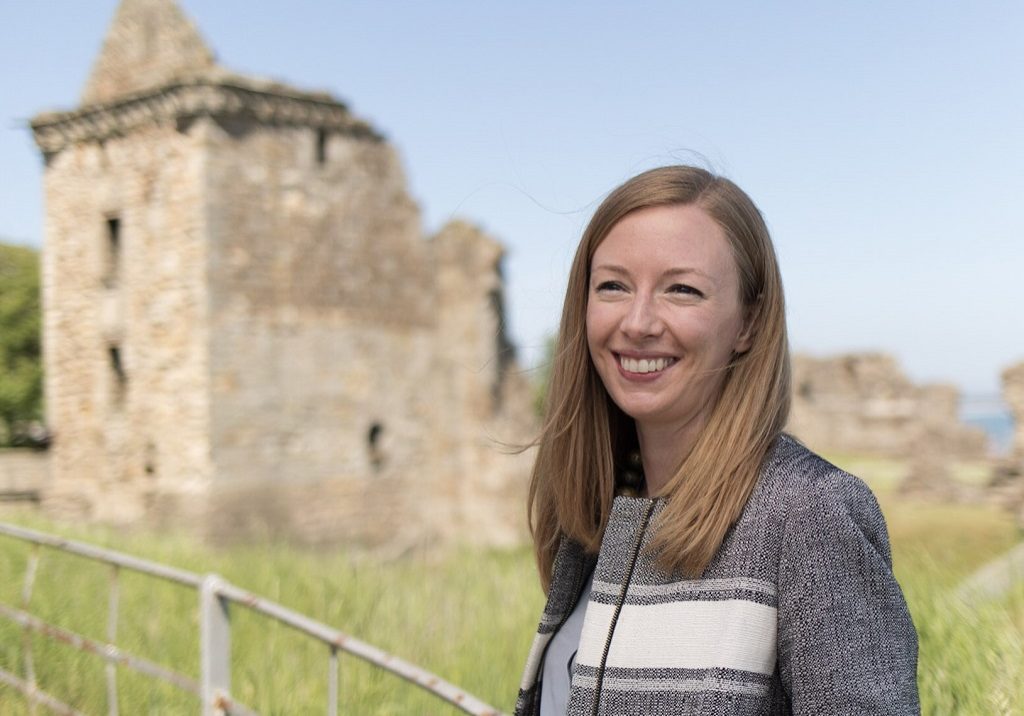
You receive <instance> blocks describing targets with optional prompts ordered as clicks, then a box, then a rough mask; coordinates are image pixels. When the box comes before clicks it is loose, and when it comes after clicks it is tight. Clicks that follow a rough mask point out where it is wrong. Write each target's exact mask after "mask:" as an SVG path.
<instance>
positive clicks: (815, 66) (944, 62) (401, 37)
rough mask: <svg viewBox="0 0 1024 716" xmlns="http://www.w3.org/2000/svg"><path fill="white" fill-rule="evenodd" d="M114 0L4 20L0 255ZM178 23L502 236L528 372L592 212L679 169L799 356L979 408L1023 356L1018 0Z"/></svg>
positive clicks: (476, 9) (444, 209) (197, 13)
mask: <svg viewBox="0 0 1024 716" xmlns="http://www.w3.org/2000/svg"><path fill="white" fill-rule="evenodd" d="M116 4H117V3H116V0H90V2H82V0H43V1H41V2H33V3H23V2H14V1H13V0H4V2H3V3H2V4H0V28H3V29H2V32H3V38H4V41H3V43H0V64H2V66H3V67H4V68H5V71H4V74H3V78H2V80H0V83H2V84H0V121H2V124H0V162H2V167H3V181H2V184H0V236H5V237H8V238H10V239H14V240H16V241H20V242H23V243H29V244H35V245H38V244H40V243H41V240H42V212H43V209H42V196H41V194H42V192H41V175H42V172H41V170H42V165H41V161H40V159H39V157H38V155H37V153H36V150H35V149H34V146H33V144H32V141H31V137H30V135H29V133H28V131H27V130H26V128H25V123H26V121H27V120H28V119H29V118H30V117H31V116H33V115H34V114H35V113H37V112H38V111H41V110H43V109H50V108H69V107H73V106H75V104H76V103H77V98H78V96H79V93H80V91H81V89H82V86H83V85H84V83H85V79H86V77H87V75H88V72H89V69H90V66H91V63H92V61H93V59H94V57H95V56H96V54H97V52H98V50H99V46H100V43H101V41H102V38H103V35H104V32H105V30H106V26H107V24H108V23H109V21H110V19H111V17H112V16H113V13H114V9H115V7H116ZM180 4H181V5H182V7H183V8H184V9H185V11H186V12H187V13H188V14H189V15H190V16H191V17H192V18H193V20H194V21H195V22H196V23H197V24H198V26H199V27H200V29H201V31H202V32H203V35H204V37H205V38H206V40H207V41H208V43H209V44H210V45H211V46H212V47H213V49H214V50H215V51H216V53H217V56H218V58H219V60H220V61H221V63H222V64H224V65H225V66H227V67H229V68H231V69H234V70H237V71H241V72H245V73H249V74H256V75H262V76H269V77H275V78H279V79H284V80H287V81H289V82H291V83H292V84H295V85H297V86H300V87H303V88H308V89H327V90H329V91H331V92H332V93H334V94H335V95H336V96H338V97H340V98H342V99H343V100H345V101H347V102H348V103H349V104H350V106H351V107H352V108H353V109H354V111H355V112H356V113H357V114H359V115H361V116H363V117H364V118H367V119H369V120H370V121H371V122H373V123H374V124H375V125H376V126H377V127H378V128H379V129H380V130H382V131H383V132H384V133H385V134H387V135H388V136H389V137H391V139H392V140H393V141H394V143H395V144H396V145H397V146H398V148H399V150H400V152H401V154H402V157H403V160H404V163H405V166H406V169H407V172H408V175H409V178H410V183H411V190H412V193H413V195H414V197H415V198H416V199H417V200H418V201H419V202H420V205H421V206H422V208H423V212H424V222H425V225H426V227H427V228H428V229H429V230H433V229H436V228H438V227H439V226H440V225H441V224H442V223H444V221H445V220H447V219H448V218H449V217H451V216H455V215H457V216H462V217H465V218H469V219H471V220H473V221H475V222H477V223H479V224H481V225H482V226H483V227H484V228H486V229H487V230H488V231H490V232H492V233H493V234H495V235H496V236H498V237H499V238H500V239H502V240H503V241H504V242H505V244H506V245H507V246H508V251H509V255H508V260H507V265H506V269H507V277H508V289H509V296H508V302H509V306H510V320H511V330H512V334H513V337H514V338H515V339H516V342H517V343H518V344H519V345H520V347H521V348H522V349H523V352H524V355H525V358H526V361H527V362H530V361H532V360H533V359H535V358H536V356H537V355H538V350H539V346H540V345H541V343H542V340H543V336H544V335H545V334H546V333H548V332H550V331H553V330H554V329H555V327H556V323H557V320H558V313H559V307H560V304H561V299H562V291H563V289H564V276H565V274H566V271H567V267H568V263H569V260H570V258H571V255H572V252H573V250H574V248H575V245H576V241H577V240H578V237H579V233H580V231H581V229H582V227H583V226H584V224H585V223H586V220H587V219H588V218H589V215H590V213H591V212H592V211H593V209H594V207H595V206H596V205H597V203H598V202H599V201H600V199H601V197H602V196H603V194H604V193H606V192H607V191H608V190H609V189H610V188H611V187H612V186H614V185H615V184H617V183H619V182H620V181H622V180H624V179H626V178H627V177H629V176H631V175H632V174H634V173H636V172H637V171H640V170H642V169H646V168H648V167H651V166H655V165H659V164H665V163H671V162H679V161H682V162H697V163H700V164H703V165H705V166H709V167H711V168H713V169H715V170H717V171H720V172H722V173H724V174H726V175H727V176H729V177H731V178H732V179H734V180H735V181H736V182H737V183H739V184H740V186H742V187H744V188H745V189H746V190H747V191H748V192H749V193H750V194H751V195H752V196H753V197H754V200H755V201H756V202H757V203H758V205H759V206H760V207H761V209H762V211H763V212H764V214H765V216H766V218H767V220H768V223H769V226H770V227H771V229H772V232H773V235H774V238H775V242H776V246H777V248H778V251H779V254H780V258H781V261H782V267H783V275H784V279H785V282H786V289H787V298H788V301H789V320H790V332H791V337H792V343H793V346H794V348H795V349H797V350H801V351H808V352H812V353H815V354H821V355H824V354H829V353H833V352H837V351H846V350H883V351H888V352H891V353H894V354H895V355H896V356H897V357H898V358H899V360H900V361H901V362H902V364H903V366H904V367H905V369H906V370H907V371H908V373H909V374H910V375H911V376H912V377H913V378H914V379H915V380H920V381H944V382H953V383H956V384H958V385H959V386H960V387H961V388H963V389H965V390H967V391H969V392H971V393H979V392H983V393H991V392H995V391H996V390H997V386H998V374H999V371H1000V369H1001V368H1002V367H1005V366H1006V365H1008V364H1009V363H1011V362H1013V361H1016V360H1021V359H1024V318H1022V315H1021V314H1022V312H1024V277H1022V274H1024V201H1022V200H1021V194H1022V193H1024V81H1022V80H1021V76H1022V72H1024V41H1022V38H1024V3H1019V2H1009V1H1008V2H971V3H963V2H944V1H942V0H930V1H928V2H899V3H882V2H856V3H849V2H844V3H840V2H825V1H824V0H823V1H822V2H815V3H810V2H754V1H751V2H731V1H722V2H714V3H712V2H703V3H697V2H657V3H654V2H628V3H627V2H622V1H621V0H620V1H619V2H614V3H611V2H586V3H584V2H552V1H551V0H547V1H546V2H539V1H537V2H535V1H534V0H516V1H515V2H503V3H496V2H469V1H468V0H463V1H456V0H434V1H431V2H412V1H409V2H389V1H388V0H372V1H370V0H367V1H364V2H326V1H321V2H315V1H313V0H290V1H289V2H284V1H283V0H281V1H278V0H262V1H261V2H255V3H254V2H251V0H250V1H245V2H243V1H242V0H216V1H212V0H211V1H207V2H200V0H180Z"/></svg>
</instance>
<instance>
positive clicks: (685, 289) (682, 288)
mask: <svg viewBox="0 0 1024 716" xmlns="http://www.w3.org/2000/svg"><path fill="white" fill-rule="evenodd" d="M668 292H669V293H681V294H683V295H686V296H697V297H698V298H703V296H704V294H703V293H702V292H701V291H700V290H699V289H696V288H694V287H693V286H690V285H687V284H685V283H676V284H672V285H671V286H669V288H668Z"/></svg>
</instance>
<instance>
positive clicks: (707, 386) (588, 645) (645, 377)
mask: <svg viewBox="0 0 1024 716" xmlns="http://www.w3.org/2000/svg"><path fill="white" fill-rule="evenodd" d="M789 390H790V375H789V352H788V346H787V340H786V325H785V311H784V305H783V295H782V283H781V279H780V276H779V269H778V266H777V264H776V259H775V254H774V250H773V248H772V244H771V239H770V238H769V235H768V230H767V228H766V227H765V224H764V221H763V219H762V218H761V215H760V213H759V212H758V210H757V207H755V206H754V204H753V202H752V201H751V200H750V198H749V197H747V195H746V194H744V193H743V192H742V191H741V190H740V189H739V188H738V187H737V186H736V185H735V184H733V183H732V182H730V181H728V180H726V179H723V178H720V177H716V176H714V175H712V174H710V173H708V172H706V171H704V170H702V169H697V168H693V167H684V166H676V167H664V168H661V169H655V170H652V171H649V172H645V173H643V174H641V175H639V176H637V177H634V178H633V179H631V180H629V181H627V182H626V183H625V184H623V185H622V186H620V187H618V188H617V189H615V190H614V191H613V192H612V193H611V194H610V195H609V196H608V197H607V199H605V201H604V202H603V203H602V204H601V206H600V207H598V209H597V211H596V212H595V214H594V217H593V219H592V220H591V222H590V224H589V226H588V227H587V229H586V231H585V232H584V234H583V238H582V241H581V242H580V246H579V249H578V251H577V253H576V257H575V260H574V261H573V265H572V269H571V273H570V275H569V285H568V289H567V291H566V299H565V306H564V308H563V312H562V322H561V327H560V330H559V342H558V347H557V350H556V354H555V359H554V364H553V366H552V375H551V387H550V393H549V396H548V407H547V416H546V419H545V424H544V429H543V432H542V434H541V437H540V439H539V450H538V455H537V460H536V464H535V466H534V471H533V476H532V480H531V485H530V497H529V504H530V515H531V523H530V526H531V530H532V533H533V539H534V545H535V550H536V556H537V562H538V565H539V570H540V577H541V582H542V585H543V586H544V588H545V590H546V591H547V597H548V601H547V606H546V608H545V610H544V615H543V618H542V621H541V624H540V628H539V630H538V634H537V637H536V639H535V640H534V644H533V648H532V650H531V653H530V657H529V659H528V662H527V666H526V671H525V674H524V676H523V682H522V686H521V690H520V694H519V700H518V702H517V705H516V713H517V714H538V713H539V714H543V716H549V715H550V714H562V713H568V714H609V715H612V714H614V715H615V716H622V715H624V714H645V715H657V714H788V713H794V714H854V713H856V714H882V713H884V714H904V713H918V712H919V706H918V696H917V687H916V681H915V675H916V664H917V636H916V634H915V631H914V627H913V624H912V622H911V620H910V616H909V614H908V612H907V608H906V604H905V602H904V600H903V595H902V593H901V592H900V589H899V586H898V585H897V584H896V581H895V580H894V578H893V575H892V570H891V557H890V552H889V543H888V537H887V534H886V528H885V523H884V521H883V519H882V515H881V513H880V512H879V509H878V505H877V503H876V502H875V499H874V497H873V495H872V494H871V492H870V491H869V490H868V488H867V487H866V486H865V485H864V484H863V483H862V482H861V481H860V480H858V479H857V478H855V477H853V476H851V475H848V474H847V473H845V472H843V471H841V470H839V469H838V468H836V467H834V466H832V465H830V464H829V463H827V462H826V461H824V460H823V459H821V458H820V457H818V456H817V455H815V454H813V453H812V452H810V451H809V450H807V449H806V448H804V447H803V446H802V445H800V444H799V443H797V442H796V441H795V440H794V439H792V438H791V437H789V436H786V435H784V434H783V433H782V429H783V427H784V425H785V423H786V418H787V416H788V412H789Z"/></svg>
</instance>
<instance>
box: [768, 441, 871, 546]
mask: <svg viewBox="0 0 1024 716" xmlns="http://www.w3.org/2000/svg"><path fill="white" fill-rule="evenodd" d="M761 483H762V484H761V485H760V486H759V487H760V488H761V490H760V492H761V495H760V500H761V501H762V503H765V504H770V505H773V506H774V507H775V509H774V510H772V511H773V512H775V514H776V515H777V516H778V517H779V518H781V521H782V522H783V523H785V524H786V525H787V526H788V527H789V528H790V530H793V529H800V530H807V529H811V530H818V529H823V530H829V529H836V528H837V526H838V525H839V524H841V523H845V524H849V523H852V524H853V525H856V526H857V528H858V529H857V531H859V532H862V533H863V534H864V535H865V536H866V537H868V539H869V540H870V541H871V542H873V543H876V546H877V547H879V548H882V549H884V551H885V552H888V538H887V535H886V528H885V519H884V518H883V516H882V512H881V509H880V507H879V505H878V500H877V499H876V498H875V495H874V493H873V492H872V491H871V488H870V487H868V485H867V484H865V482H864V481H863V480H861V479H860V478H859V477H857V476H856V475H853V474H851V473H849V472H847V471H846V470H843V469H841V468H839V467H837V466H835V465H833V464H832V463H831V462H829V461H828V460H826V459H825V458H823V457H822V456H821V455H818V454H817V453H815V452H814V451H813V450H810V449H809V448H807V447H806V446H805V445H803V444H802V443H800V441H799V440H797V439H796V438H794V437H792V436H791V435H788V434H783V435H782V436H780V437H779V439H778V440H777V441H776V443H775V445H774V446H773V447H772V450H771V451H770V452H769V454H768V456H767V458H766V459H765V462H764V465H763V467H762V474H761Z"/></svg>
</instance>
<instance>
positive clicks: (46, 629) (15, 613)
mask: <svg viewBox="0 0 1024 716" xmlns="http://www.w3.org/2000/svg"><path fill="white" fill-rule="evenodd" d="M0 535H5V536H7V537H10V538H13V539H16V540H21V541H23V542H27V543H29V544H30V545H31V551H30V553H29V557H28V561H27V564H26V568H25V580H24V583H23V585H22V591H21V605H20V608H19V607H13V606H10V605H7V604H2V603H0V617H3V618H6V619H9V620H10V621H12V622H14V623H16V624H18V625H20V626H21V628H22V630H23V631H24V634H25V639H24V644H23V650H22V654H23V657H24V677H21V676H18V675H16V674H13V673H11V672H9V671H6V670H5V669H2V668H0V683H3V684H6V685H7V686H9V687H11V688H14V689H17V690H18V691H20V692H21V693H22V694H23V695H24V696H25V698H26V699H28V701H29V702H30V703H31V704H41V705H43V706H45V707H47V708H49V709H50V710H51V711H53V712H55V713H59V714H75V715H78V714H80V712H79V711H77V710H75V709H74V708H73V707H71V706H69V705H67V704H65V703H63V702H61V701H60V700H59V699H57V698H55V697H54V696H52V695H50V694H47V693H46V692H45V691H43V690H42V689H41V688H40V687H39V684H38V683H37V681H36V676H35V665H34V662H33V657H32V645H31V640H30V638H29V637H30V635H31V634H32V633H35V634H39V635H42V636H44V637H47V638H50V639H55V640H58V641H60V642H63V643H64V644H67V645H69V646H71V647H72V648H75V649H78V650H80V651H83V652H88V653H91V654H94V655H96V656H97V657H98V658H100V659H103V660H104V661H105V662H106V687H107V712H108V714H109V715H110V716H118V699H117V669H118V667H124V668H128V669H132V670H134V671H136V672H139V673H141V674H145V675H147V676H149V677H152V678H155V679H160V680H162V681H165V682H167V683H169V684H172V685H173V686H176V687H178V688H179V689H182V690H184V691H186V692H189V693H192V694H194V695H196V696H197V697H198V698H199V701H200V703H201V705H202V711H201V713H202V714H204V715H212V714H218V715H222V716H235V715H239V716H248V715H250V714H255V712H254V711H253V710H252V709H250V708H248V707H246V706H245V705H244V704H241V703H238V702H237V701H235V700H234V699H233V698H232V695H231V658H230V657H231V619H230V614H231V607H232V605H238V606H241V607H244V608H246V609H250V610H252V611H253V612H256V613H258V614H262V615H263V616H265V617H268V618H270V619H275V620H277V621H278V622H280V623H282V624H284V625H286V626H289V627H291V628H292V629H295V630H296V631H298V632H300V633H302V634H305V635H306V636H307V637H309V638H311V639H314V640H316V641H319V642H320V643H321V644H323V646H324V649H325V652H326V653H325V656H326V660H327V664H326V668H327V674H328V681H327V713H328V714H329V715H330V716H335V715H336V714H337V713H338V673H339V660H338V657H339V654H340V653H345V654H349V655H351V656H354V657H356V658H358V659H362V660H363V661H366V662H368V663H370V664H372V665H373V666H374V667H377V668H380V669H383V670H384V671H387V672H390V673H391V674H394V675H395V676H397V677H400V678H401V679H404V680H406V681H407V682H409V683H411V684H413V685H415V686H416V687H418V688H420V689H423V690H425V691H427V692H429V693H430V694H432V695H433V696H435V697H437V698H438V699H440V700H441V701H445V702H447V703H449V704H451V705H453V706H455V707H457V708H459V709H461V710H462V711H464V712H465V713H469V714H477V715H478V716H484V715H493V716H498V714H499V712H498V710H497V709H495V708H493V707H491V706H488V705H487V704H485V703H483V702H482V701H480V700H479V699H477V698H475V697H474V696H472V695H470V694H468V693H466V692H465V691H463V690H461V689H459V688H458V687H456V686H454V685H452V684H450V683H448V682H447V681H445V680H444V679H442V678H440V677H439V676H436V675H434V674H432V673H430V672H429V671H426V670H425V669H421V668H420V667H418V666H416V665H414V664H410V663H409V662H407V661H404V660H402V659H400V658H398V657H396V656H393V655H391V654H388V653H386V652H384V651H382V650H380V649H378V648H376V647H374V646H371V645H370V644H367V643H365V642H363V641H360V640H358V639H355V638H353V637H351V636H349V635H347V634H345V633H343V632H340V631H338V630H337V629H333V628H331V627H329V626H327V625H326V624H322V623H320V622H318V621H316V620H314V619H310V618H309V617H307V616H305V615H303V614H299V613H298V612H295V611H292V610H291V609H288V608H286V607H283V606H281V605H280V604H276V603H274V602H272V601H269V600H267V599H264V598H262V597H260V596H258V595H256V594H252V593H250V592H247V591H245V590H244V589H240V588H238V587H236V586H235V585H233V584H231V583H229V582H227V581H225V580H224V579H222V578H220V577H219V576H217V575H215V574H206V575H201V574H196V573H194V572H188V571H186V570H182V569H177V568H175V567H170V566H168V565H165V564H160V563H157V562H150V561H148V560H144V559H139V558H138V557H133V556H131V555H127V554H123V553H121V552H115V551H112V550H108V549H103V548H101V547H96V546H95V545H90V544H86V543H83V542H75V541H72V540H67V539H63V538H60V537H55V536H53V535H48V534H44V533H42V532H36V531H34V530H30V529H26V528H24V527H19V526H16V525H11V524H6V523H2V522H0ZM42 548H49V549H54V550H59V551H62V552H66V553H68V554H73V555H77V556H79V557H82V558H84V559H88V560H93V561H95V562H100V563H102V564H105V565H107V566H108V568H109V570H110V591H109V603H108V609H107V635H106V642H100V641H96V640H93V639H89V638H87V637H84V636H82V635H81V634H77V633H75V632H72V631H69V630H67V629H63V628H61V627H58V626H56V625H53V624H50V623H48V622H46V621H44V620H42V619H40V618H38V617H37V616H34V615H33V614H31V613H30V612H29V611H28V608H29V605H30V602H31V599H32V591H33V587H34V585H35V576H36V571H37V569H38V567H39V558H40V551H41V549H42ZM121 570H130V571H132V572H136V573H139V574H144V575H148V576H149V577H153V578H155V579H162V580H166V581H168V582H172V583H174V584H178V585H180V586H182V587H185V588H188V589H193V590H195V592H196V594H197V598H198V608H199V648H200V659H199V671H200V673H199V679H198V680H197V679H194V678H192V677H191V676H188V675H185V674H182V673H179V672H177V671H174V670H173V669H171V668H170V667H168V666H165V665H162V664H158V663H156V662H153V661H150V660H148V659H144V658H142V657H140V656H136V655H133V654H129V653H127V652H126V651H124V650H123V649H121V648H119V647H118V646H117V645H116V641H117V623H118V612H119V608H118V603H119V599H120V588H119V584H120V580H119V576H120V574H121Z"/></svg>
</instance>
